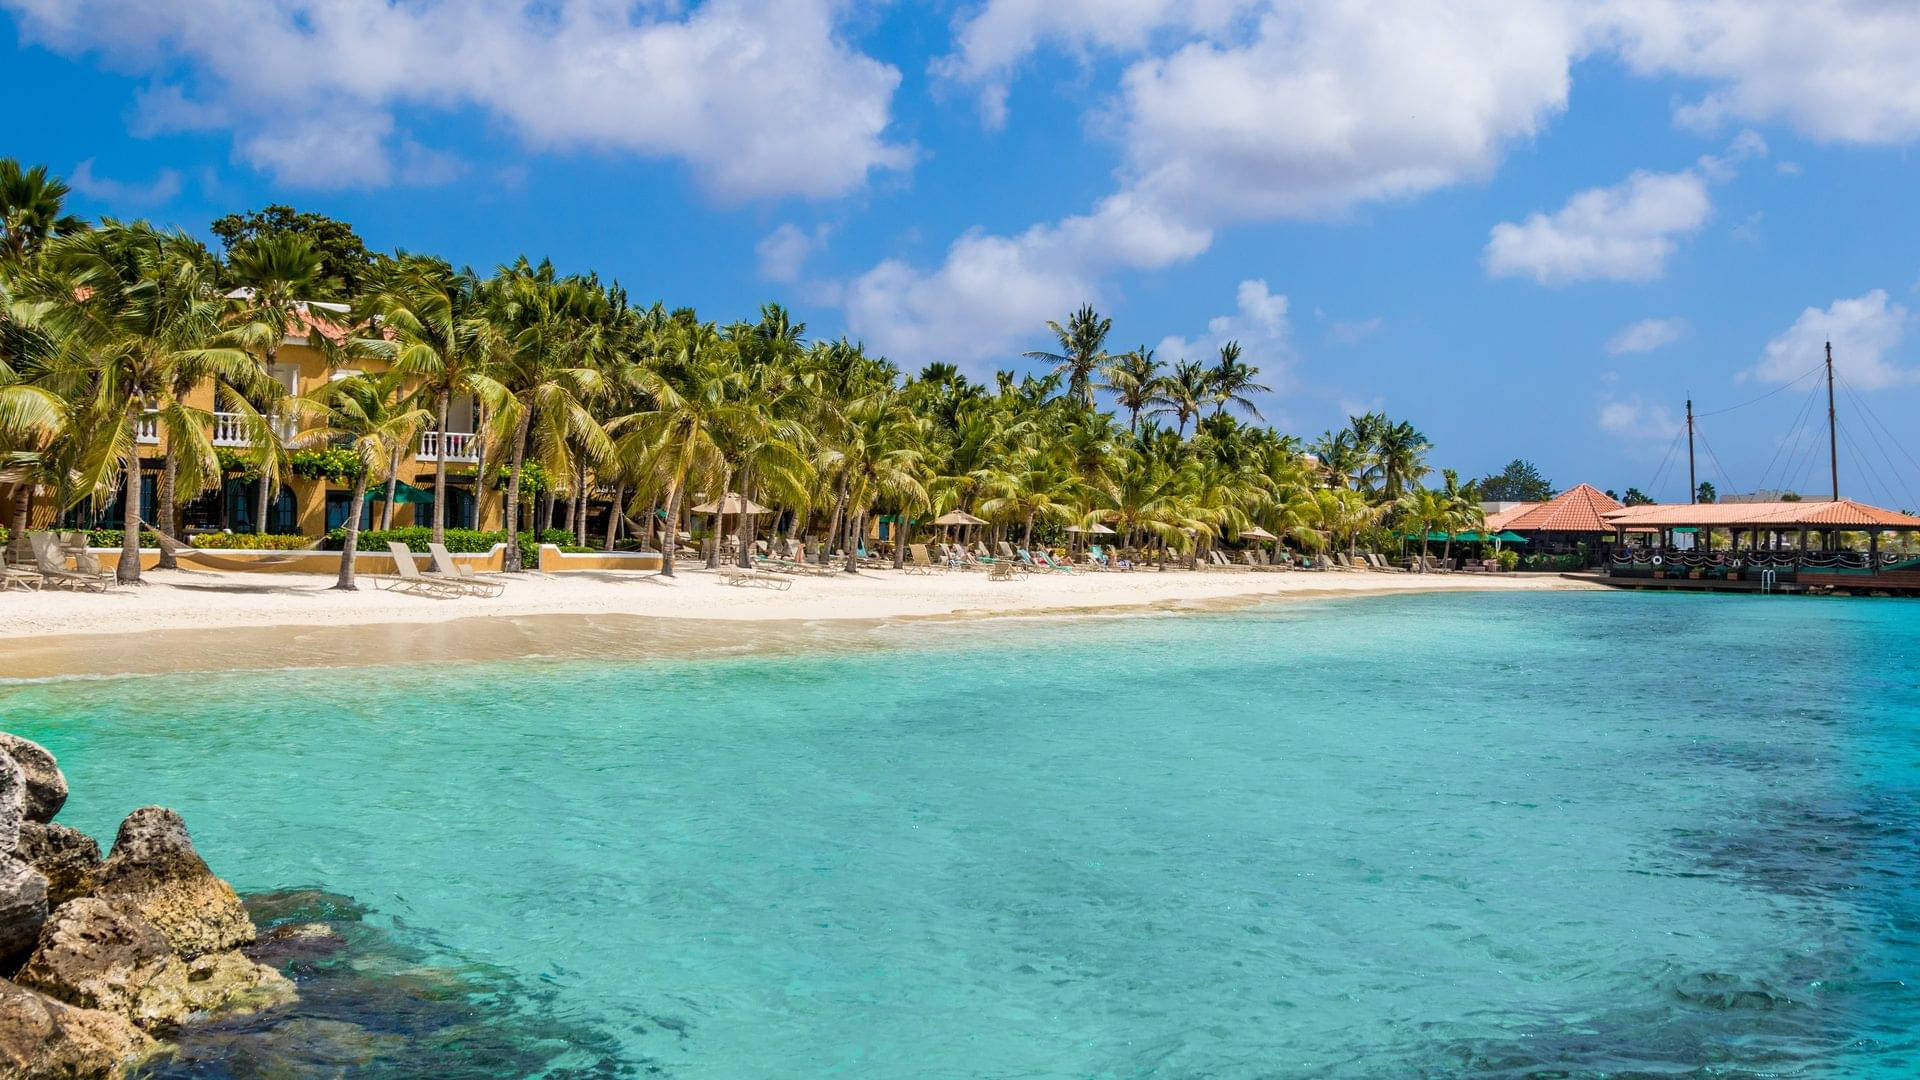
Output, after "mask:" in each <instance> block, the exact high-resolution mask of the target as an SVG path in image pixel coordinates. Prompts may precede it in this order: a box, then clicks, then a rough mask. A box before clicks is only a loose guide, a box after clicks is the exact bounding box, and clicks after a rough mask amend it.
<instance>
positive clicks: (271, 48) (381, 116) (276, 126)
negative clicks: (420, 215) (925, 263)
mask: <svg viewBox="0 0 1920 1080" xmlns="http://www.w3.org/2000/svg"><path fill="white" fill-rule="evenodd" d="M0 8H4V9H7V10H10V11H12V12H13V13H14V14H15V16H16V21H17V23H18V26H19V29H20V33H21V36H22V37H23V39H25V40H26V41H28V42H32V43H38V44H43V45H46V46H47V47H49V48H52V49H54V50H57V51H60V52H63V53H66V54H70V55H73V54H91V55H97V56H98V57H100V58H101V59H102V61H103V62H104V63H105V64H106V65H108V66H110V67H113V68H115V69H118V70H122V71H127V72H130V73H133V74H137V75H146V76H149V77H151V78H153V79H154V80H155V83H154V84H153V85H152V86H151V87H150V88H149V89H148V90H147V91H146V92H144V93H143V94H142V95H141V96H140V99H139V101H138V103H137V108H138V115H137V118H136V121H137V126H138V127H139V128H140V129H141V130H144V131H148V132H154V133H158V132H166V131H178V130H226V131H230V132H232V134H233V136H234V140H235V142H234V153H235V155H236V157H238V158H239V159H240V160H242V161H244V162H246V163H248V164H250V165H252V166H254V167H256V168H260V169H262V170H265V171H267V172H269V173H272V174H273V175H274V176H276V177H277V178H279V179H280V180H283V181H285V182H288V183H291V184H299V185H306V186H313V187H346V186H373V185H378V184H384V183H391V182H396V181H416V182H427V181H432V180H433V179H435V178H444V177H445V176H446V175H447V174H448V172H449V170H450V168H451V167H452V163H451V161H450V159H448V158H447V157H446V155H445V154H444V153H441V152H437V151H434V150H430V149H427V148H425V147H423V146H420V145H419V144H418V143H417V142H416V141H415V140H416V139H417V138H419V137H422V136H424V131H415V130H412V129H411V128H410V127H409V126H408V124H407V122H406V121H407V120H408V118H409V117H412V116H414V115H416V114H427V115H428V116H429V117H431V116H438V115H445V114H449V113H453V112H457V111H460V110H465V109H474V110H478V111H480V112H481V113H483V114H484V115H485V116H487V117H488V118H490V119H492V120H494V121H496V122H498V123H499V124H501V125H503V126H504V127H506V128H507V129H509V130H511V131H513V132H514V133H515V134H517V135H518V136H519V138H520V140H521V141H522V142H524V143H525V144H526V145H527V146H528V147H530V148H532V149H534V150H553V149H557V150H575V149H587V150H605V151H619V152H630V153H636V154H641V155H645V156H650V157H665V158H675V159H679V160H682V161H684V162H686V163H687V164H688V165H689V166H690V167H691V168H692V169H693V170H694V172H695V174H696V175H697V176H698V178H699V179H700V181H701V182H702V183H703V185H704V186H705V187H706V188H707V189H708V190H709V191H710V192H712V193H714V194H715V195H717V196H720V197H723V198H748V197H762V196H780V195H791V194H797V195H803V196H816V197H818V196H835V195H842V194H846V193H848V192H850V191H854V190H857V189H859V188H860V187H862V186H863V185H864V184H865V183H866V181H867V179H868V177H869V176H870V175H871V174H872V173H874V172H876V171H885V170H894V169H903V168H906V167H907V166H909V165H910V164H911V163H912V158H913V151H912V149H911V148H910V147H907V146H904V145H901V144H898V143H895V142H892V141H890V140H889V138H888V136H887V133H886V132H887V127H888V124H889V122H890V119H891V104H892V99H893V94H894V91H895V89H896V88H897V87H898V85H899V81H900V73H899V71H898V70H897V69H895V68H893V67H892V66H890V65H887V64H884V63H881V62H879V61H877V60H875V59H873V58H871V57H869V56H866V55H864V54H862V53H860V52H859V51H857V50H855V49H854V48H853V47H851V46H850V45H848V44H847V43H846V42H845V41H844V40H843V39H842V38H841V36H840V33H839V29H838V25H837V19H838V18H839V16H840V15H841V13H842V4H841V3H840V2H839V0H707V2H706V3H704V4H701V5H700V6H698V7H697V8H695V9H693V10H691V11H690V12H683V11H682V5H680V4H679V3H674V2H667V0H650V2H646V3H642V4H639V5H638V6H635V5H632V4H623V3H612V2H607V0H554V2H552V3H544V4H527V3H522V2H519V0H474V2H470V3H444V2H442V3H433V2H424V3H408V4H393V3H389V2H388V0H199V2H196V3H179V4H175V3H159V4H155V3H141V2H138V0H0Z"/></svg>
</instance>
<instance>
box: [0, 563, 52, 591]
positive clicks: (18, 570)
mask: <svg viewBox="0 0 1920 1080" xmlns="http://www.w3.org/2000/svg"><path fill="white" fill-rule="evenodd" d="M41 583H42V578H41V577H40V571H38V570H34V569H32V568H30V567H25V566H10V565H7V564H5V563H0V592H6V591H7V590H8V589H20V590H22V591H25V590H35V591H37V590H38V589H39V588H40V585H41Z"/></svg>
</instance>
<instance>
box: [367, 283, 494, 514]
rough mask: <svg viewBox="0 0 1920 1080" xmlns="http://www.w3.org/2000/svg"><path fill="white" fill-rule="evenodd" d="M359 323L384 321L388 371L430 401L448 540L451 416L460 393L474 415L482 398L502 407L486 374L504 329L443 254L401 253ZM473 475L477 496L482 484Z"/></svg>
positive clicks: (437, 501)
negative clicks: (404, 377) (466, 397)
mask: <svg viewBox="0 0 1920 1080" xmlns="http://www.w3.org/2000/svg"><path fill="white" fill-rule="evenodd" d="M356 314H357V315H358V317H359V319H360V321H363V322H364V321H368V320H372V319H378V320H379V326H380V329H381V331H382V333H381V334H380V335H379V336H378V337H377V338H376V339H375V345H374V347H375V348H376V349H377V350H379V352H380V353H381V354H382V355H384V356H385V357H386V358H387V359H388V361H389V362H390V365H391V367H390V369H389V370H392V371H398V372H401V373H402V374H405V375H407V376H408V377H410V378H411V379H413V380H415V384H416V385H417V387H418V389H419V392H420V394H421V395H422V397H423V399H424V400H427V401H430V402H431V403H432V406H433V420H434V422H433V430H434V431H436V432H437V433H438V435H437V438H438V442H437V443H436V444H435V445H436V446H437V447H438V451H439V452H438V453H437V454H436V455H435V460H434V464H433V542H434V543H436V544H438V543H443V542H444V541H445V540H446V529H447V450H448V447H447V413H448V411H449V410H450V409H451V408H452V407H453V399H454V397H455V396H457V395H463V394H464V395H470V396H471V397H472V398H473V399H474V407H475V410H476V412H475V418H476V419H477V418H478V410H479V407H480V405H481V404H482V403H487V404H489V406H490V407H492V408H496V409H497V408H498V403H499V401H500V398H501V397H502V396H503V394H504V391H503V390H502V388H501V386H500V384H499V382H497V381H496V380H494V379H493V378H492V377H491V376H490V375H489V374H488V371H489V370H490V369H491V367H492V365H493V363H494V361H495V359H496V358H497V357H498V356H500V355H501V354H502V353H504V352H505V350H506V345H507V343H506V341H505V338H504V336H503V335H502V334H501V332H500V328H499V327H498V326H497V325H496V324H495V323H494V322H493V321H492V320H490V319H489V318H488V317H487V295H486V290H485V288H484V286H483V285H482V283H481V281H480V279H479V278H478V277H477V276H476V275H475V274H474V273H473V271H471V270H461V271H456V270H454V269H453V266H452V265H451V264H449V263H447V262H446V261H445V260H442V259H434V258H427V257H424V256H406V257H402V258H401V259H400V260H399V261H398V264H397V265H396V266H395V267H394V268H393V270H392V271H391V272H390V273H389V274H387V275H386V276H385V277H384V279H383V280H382V281H381V282H380V283H379V284H378V285H377V286H376V287H375V288H374V289H373V290H372V291H371V292H370V293H369V294H368V295H367V296H366V297H365V299H364V300H363V301H362V302H361V304H360V305H359V310H358V311H357V313H356ZM481 479H482V478H481V477H480V476H479V475H475V477H474V492H473V494H474V499H475V501H476V503H477V502H478V500H479V498H480V495H481V492H482V490H483V484H482V483H481Z"/></svg>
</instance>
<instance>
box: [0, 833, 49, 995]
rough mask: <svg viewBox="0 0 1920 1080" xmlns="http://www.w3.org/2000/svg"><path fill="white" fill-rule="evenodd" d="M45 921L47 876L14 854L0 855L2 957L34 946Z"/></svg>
mask: <svg viewBox="0 0 1920 1080" xmlns="http://www.w3.org/2000/svg"><path fill="white" fill-rule="evenodd" d="M46 921H47V879H46V878H45V877H44V876H42V875H41V873H40V871H38V870H35V869H34V868H33V867H31V866H29V865H27V864H26V863H25V862H22V861H21V860H19V859H17V858H15V857H13V856H12V855H0V960H4V959H9V958H12V957H16V956H19V955H20V954H22V953H24V952H26V951H27V950H28V949H31V948H33V944H34V942H35V941H38V940H39V938H40V927H41V925H42V924H44V923H45V922H46ZM9 970H10V969H9Z"/></svg>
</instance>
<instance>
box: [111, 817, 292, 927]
mask: <svg viewBox="0 0 1920 1080" xmlns="http://www.w3.org/2000/svg"><path fill="white" fill-rule="evenodd" d="M88 886H89V887H88V889H87V890H86V891H87V892H89V893H91V894H93V895H95V896H98V897H100V898H102V899H106V900H112V901H114V902H116V903H120V904H123V905H125V906H127V907H129V908H130V909H131V910H133V911H136V912H138V913H139V914H140V915H141V916H142V917H144V918H145V919H146V920H147V921H148V922H150V923H152V924H153V925H154V926H155V927H157V928H158V929H159V931H160V933H161V934H163V935H165V937H166V939H167V945H168V946H169V947H170V948H171V949H172V950H173V951H174V952H175V953H177V954H179V955H180V956H182V957H184V958H187V959H192V958H194V957H196V956H201V955H204V954H206V953H214V952H226V951H228V950H230V949H235V948H238V947H240V946H242V945H245V944H248V943H249V942H251V941H252V940H253V939H254V936H255V935H254V927H253V921H252V920H251V919H249V918H247V911H246V908H244V907H242V906H241V905H240V898H239V897H238V896H236V895H235V894H234V891H233V886H231V885H228V884H227V883H226V882H224V881H222V880H220V879H219V878H217V877H215V876H214V875H213V871H211V870H209V869H207V864H206V862H205V861H203V860H202V859H201V858H200V856H199V854H198V853H197V852H195V851H194V850H193V841H192V840H191V839H189V838H188V836H187V826H186V823H185V822H183V821H181V820H180V815H179V814H176V813H174V812H173V811H172V810H168V809H166V808H165V807H161V806H147V807H142V808H141V809H139V810H135V811H134V812H133V813H131V814H128V815H127V819H126V820H125V821H123V822H121V823H120V832H119V834H118V835H116V836H115V837H114V840H113V850H112V851H111V852H110V853H108V855H107V860H106V861H105V862H103V863H101V864H100V867H99V869H97V870H95V871H94V872H93V874H91V875H90V876H89V880H88Z"/></svg>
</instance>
